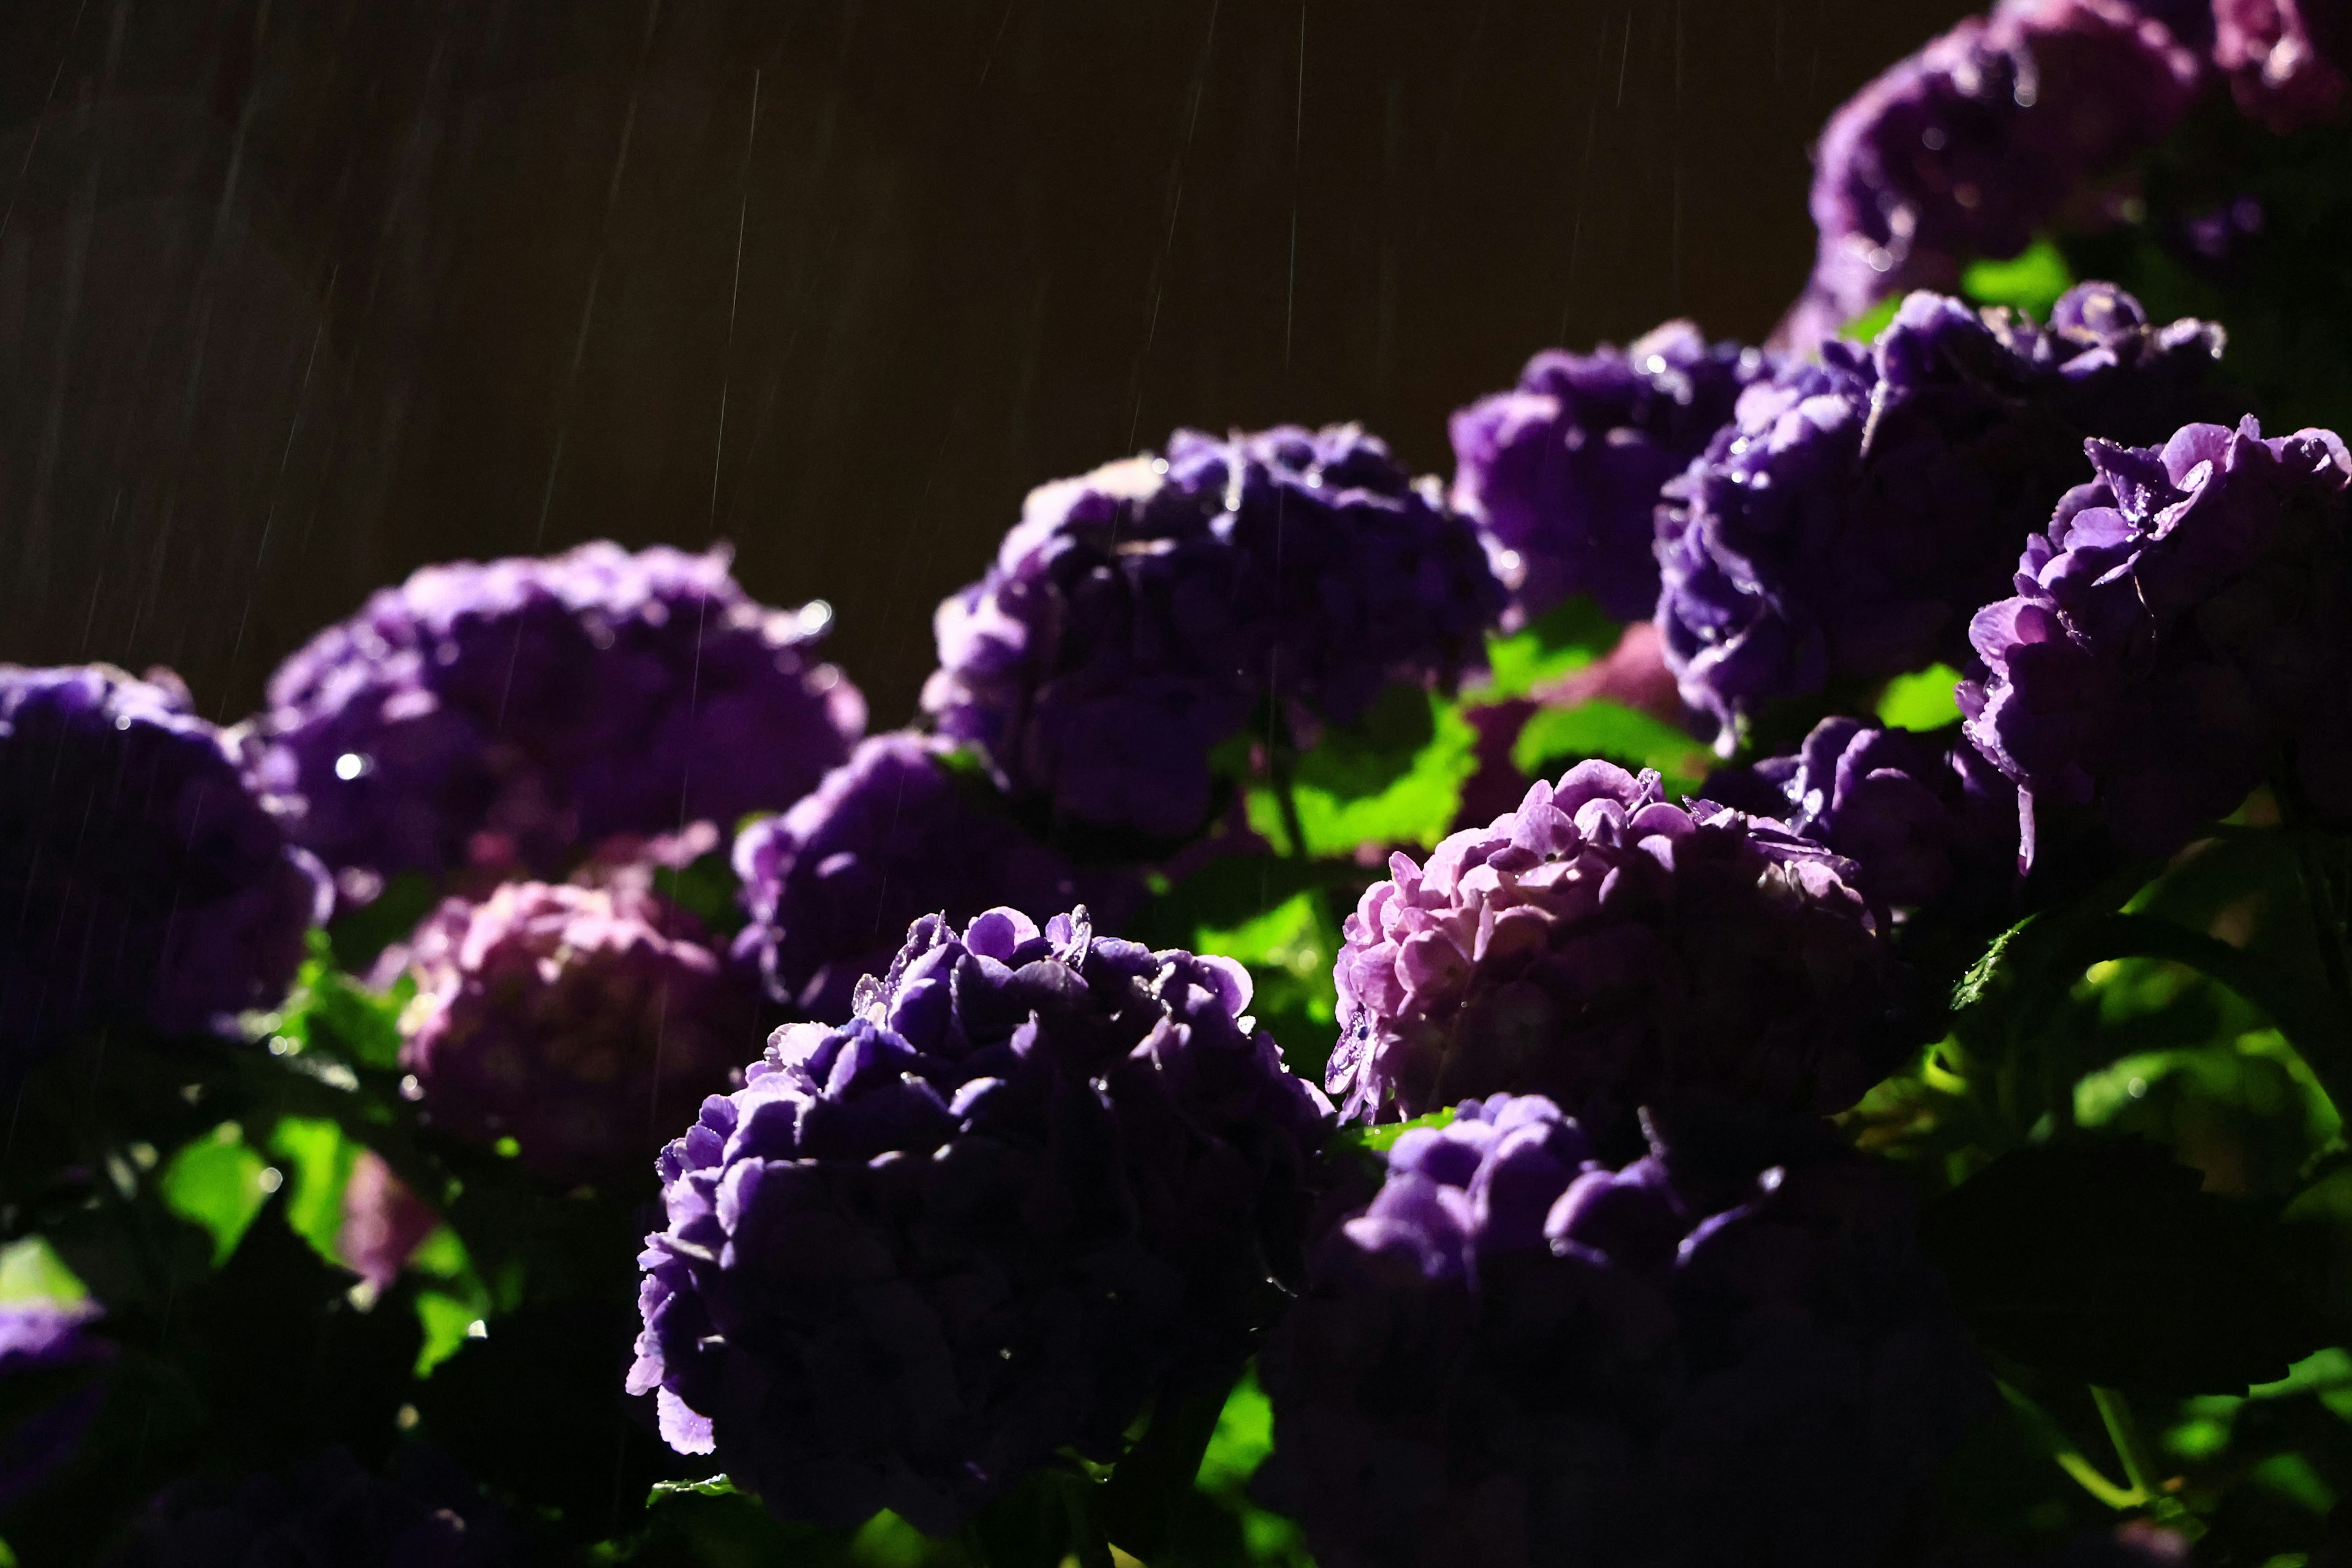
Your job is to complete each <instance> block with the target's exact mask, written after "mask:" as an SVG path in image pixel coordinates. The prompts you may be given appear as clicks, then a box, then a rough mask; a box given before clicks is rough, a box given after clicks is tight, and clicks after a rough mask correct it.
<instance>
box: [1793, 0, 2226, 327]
mask: <svg viewBox="0 0 2352 1568" xmlns="http://www.w3.org/2000/svg"><path fill="white" fill-rule="evenodd" d="M2203 79H2204V68H2203V65H2202V62H2200V60H2199V58H2198V57H2197V54H2196V52H2195V51H2194V50H2193V49H2191V48H2189V47H2188V46H2187V45H2186V44H2185V43H2184V42H2183V41H2182V40H2181V39H2180V38H2179V37H2176V36H2175V35H2174V34H2173V32H2172V31H2171V29H2169V28H2168V27H2167V26H2165V24H2164V23H2163V22H2162V21H2160V20H2158V19H2157V18H2156V17H2155V16H2151V15H2150V14H2149V9H2148V8H2147V7H2145V6H2142V5H2135V4H2133V3H2132V0H2003V3H2002V4H2000V5H1996V6H1995V7H1994V8H1993V10H1992V12H1991V14H1990V15H1989V16H1981V17H1979V16H1971V17H1969V19H1967V20H1966V21H1963V22H1962V23H1960V25H1959V26H1957V27H1955V28H1953V29H1952V30H1951V31H1950V32H1948V33H1947V34H1945V35H1944V36H1943V37H1940V38H1937V39H1936V40H1935V41H1934V42H1933V43H1930V44H1929V45H1927V47H1925V48H1923V49H1921V50H1920V51H1919V52H1918V53H1917V54H1915V55H1911V56H1909V57H1907V58H1904V59H1901V60H1898V61H1896V62H1895V64H1894V65H1892V66H1890V67H1888V68H1887V69H1886V70H1885V73H1884V74H1882V75H1881V76H1880V77H1879V78H1878V79H1876V80H1875V81H1873V82H1872V83H1871V84H1870V85H1869V86H1867V87H1865V88H1864V89H1862V90H1861V91H1860V92H1858V93H1856V94H1855V95H1854V96H1853V99H1852V100H1849V101H1848V102H1847V103H1846V104H1845V106H1844V107H1843V108H1842V109H1840V110H1838V111H1837V112H1836V113H1835V114H1834V115H1832V116H1831V118H1830V121H1829V123H1828V124H1827V125H1826V126H1824V127H1823V128H1822V137H1821V142H1820V143H1819V144H1818V146H1817V147H1816V148H1815V150H1814V153H1813V163H1814V174H1813V192H1812V214H1813V222H1814V224H1815V226H1817V227H1818V228H1819V229H1820V231H1821V250H1820V257H1819V259H1818V260H1817V261H1816V262H1815V263H1814V268H1813V277H1812V280H1811V283H1810V284H1809V285H1808V287H1807V289H1806V293H1805V296H1804V298H1803V299H1802V300H1800V302H1799V304H1798V306H1797V308H1796V310H1794V311H1793V312H1792V313H1791V317H1790V321H1788V322H1787V323H1784V325H1783V328H1782V334H1781V335H1782V336H1783V337H1784V338H1785V339H1786V340H1787V341H1788V342H1789V344H1790V347H1791V348H1794V349H1806V348H1810V347H1811V346H1812V345H1813V344H1814V343H1816V342H1820V341H1821V340H1822V339H1823V338H1825V337H1827V336H1829V335H1830V334H1831V333H1832V332H1834V331H1836V330H1837V329H1838V328H1839V327H1840V326H1841V325H1843V323H1844V322H1846V321H1851V320H1852V319H1853V318H1854V317H1855V316H1858V315H1860V314H1862V312H1863V311H1864V310H1868V309H1869V308H1870V307H1871V306H1872V305H1874V304H1875V303H1876V302H1877V301H1879V300H1884V299H1887V298H1889V297H1891V296H1893V295H1895V294H1896V293H1899V292H1901V291H1903V290H1905V289H1914V288H1919V287H1929V288H1945V289H1948V288H1950V287H1952V286H1953V285H1954V284H1956V283H1958V281H1959V275H1960V267H1961V265H1962V264H1963V263H1964V262H1966V261H1968V260H1969V259H1971V258H1976V257H2006V256H2014V255H2016V254H2017V253H2018V252H2020V251H2021V250H2023V249H2024V248H2025V247H2026V246H2027V245H2028V244H2029V243H2031V242H2032V238H2033V237H2034V235H2035V234H2036V233H2037V232H2038V231H2039V230H2040V229H2041V228H2042V226H2045V225H2046V224H2048V223H2049V222H2050V220H2051V219H2052V218H2053V217H2054V216H2057V214H2058V211H2059V209H2060V207H2061V206H2062V205H2063V204H2064V203H2065V201H2066V200H2067V198H2068V197H2069V196H2070V195H2072V194H2073V193H2074V191H2075V189H2076V188H2077V187H2078V186H2080V185H2081V184H2083V183H2084V180H2085V179H2086V178H2087V177H2089V176H2090V175H2093V174H2100V173H2103V172H2105V171H2106V170H2108V169H2110V168H2113V167H2114V166H2115V165H2116V164H2118V163H2121V162H2123V161H2124V160H2125V159H2127V158H2128V157H2130V156H2131V155H2132V154H2133V153H2137V152H2138V151H2140V150H2141V149H2143V148H2146V147H2148V146H2152V145H2154V144H2155V143H2156V142H2158V141H2159V140H2161V139H2162V138H2163V137H2164V136H2165V135H2166V134H2167V133H2168V132H2170V131H2171V129H2172V128H2173V127H2174V126H2175V125H2177V124H2179V121H2180V120H2181V117H2182V116H2183V115H2185V114H2186V113H2187V112H2188V110H2189V105H2190V104H2191V103H2192V102H2193V101H2194V100H2195V99H2196V96H2197V93H2198V89H2199V88H2200V86H2201V85H2202V82H2203Z"/></svg>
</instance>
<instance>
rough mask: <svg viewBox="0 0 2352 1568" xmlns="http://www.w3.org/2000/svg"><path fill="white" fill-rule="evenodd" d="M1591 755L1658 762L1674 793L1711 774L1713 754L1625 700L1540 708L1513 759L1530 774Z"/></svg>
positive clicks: (1642, 764)
mask: <svg viewBox="0 0 2352 1568" xmlns="http://www.w3.org/2000/svg"><path fill="white" fill-rule="evenodd" d="M1591 757H1602V758H1606V759H1607V760H1608V761H1610V762H1612V763H1623V764H1625V765H1626V766H1629V767H1634V768H1655V769H1657V770H1658V772H1659V773H1661V774H1663V775H1664V782H1665V789H1666V793H1667V795H1688V794H1690V793H1692V792H1693V791H1695V790H1696V789H1697V788H1698V782H1699V780H1701V779H1703V778H1705V777H1706V771H1707V766H1708V763H1709V762H1710V760H1711V759H1710V758H1709V757H1708V755H1707V752H1706V748H1705V747H1703V746H1701V745H1700V744H1699V743H1698V742H1696V741H1694V740H1692V739H1691V738H1690V736H1688V735H1686V734H1685V733H1684V732H1683V731H1680V730H1677V729H1675V727H1674V726H1673V725H1671V724H1667V723H1664V722H1662V721H1659V720H1656V719H1654V718H1652V717H1651V716H1650V715H1649V714H1647V713H1643V712H1641V711H1639V710H1635V709H1632V708H1627V707H1625V706H1623V705H1622V704H1621V703H1616V702H1607V701H1599V700H1596V701H1591V702H1580V703H1579V704H1577V705H1576V706H1575V707H1573V708H1544V709H1538V710H1537V711H1536V712H1535V713H1534V714H1533V715H1532V716H1530V717H1529V718H1528V721H1527V724H1526V726H1525V727H1524V728H1522V729H1521V730H1520V731H1519V738H1518V740H1517V742H1515V743H1514V744H1513V745H1512V747H1511V763H1512V765H1513V766H1515V767H1517V769H1518V770H1519V772H1521V773H1525V774H1527V775H1528V777H1529V778H1542V777H1548V776H1550V775H1552V774H1555V773H1561V772H1563V771H1565V770H1566V769H1567V768H1569V767H1570V766H1572V765H1574V764H1575V763H1580V762H1583V761H1585V760H1586V759H1587V758H1591Z"/></svg>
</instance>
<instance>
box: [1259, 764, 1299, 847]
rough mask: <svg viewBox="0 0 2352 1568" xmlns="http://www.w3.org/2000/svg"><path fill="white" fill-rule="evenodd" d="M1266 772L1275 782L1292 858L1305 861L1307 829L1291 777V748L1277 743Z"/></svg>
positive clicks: (1277, 799)
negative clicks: (1301, 816) (1301, 819)
mask: <svg viewBox="0 0 2352 1568" xmlns="http://www.w3.org/2000/svg"><path fill="white" fill-rule="evenodd" d="M1266 771H1267V773H1269V774H1270V775H1271V776H1272V778H1273V782H1274V803H1275V805H1276V807H1277V808H1278V809H1279V810H1280V811H1281V813H1282V831H1283V832H1284V834H1285V835H1286V836H1287V837H1289V839H1290V858H1292V859H1294V860H1305V859H1306V858H1307V829H1306V827H1305V826H1303V825H1302V824H1301V823H1300V822H1299V820H1298V792H1297V789H1296V788H1295V787H1294V786H1293V784H1292V782H1291V776H1290V748H1289V746H1288V745H1286V744H1283V743H1280V742H1277V743H1276V745H1275V746H1274V747H1273V749H1272V751H1271V752H1269V753H1268V758H1267V763H1266Z"/></svg>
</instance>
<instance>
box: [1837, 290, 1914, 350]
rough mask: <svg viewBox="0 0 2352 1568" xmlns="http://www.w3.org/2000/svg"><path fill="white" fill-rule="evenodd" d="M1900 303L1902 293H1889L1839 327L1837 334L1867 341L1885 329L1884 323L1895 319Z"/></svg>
mask: <svg viewBox="0 0 2352 1568" xmlns="http://www.w3.org/2000/svg"><path fill="white" fill-rule="evenodd" d="M1902 304H1903V296H1902V295H1900V294H1895V295H1890V296H1889V297H1888V298H1886V299H1884V300H1880V301H1879V302H1878V303H1877V304H1875V305H1873V306H1872V307H1871V308H1870V309H1869V310H1864V312H1863V313H1862V314H1861V315H1859V316H1856V317H1855V318H1854V319H1853V321H1848V322H1847V323H1846V324H1845V325H1844V326H1843V327H1840V328H1839V329H1838V331H1837V335H1838V336H1840V337H1842V338H1846V339H1849V340H1851V341H1852V342H1857V343H1866V342H1871V341H1873V340H1874V339H1875V338H1876V337H1877V336H1878V334H1879V333H1881V332H1883V331H1885V330H1886V323H1887V322H1889V321H1893V320H1894V319H1895V311H1896V310H1899V309H1901V307H1902Z"/></svg>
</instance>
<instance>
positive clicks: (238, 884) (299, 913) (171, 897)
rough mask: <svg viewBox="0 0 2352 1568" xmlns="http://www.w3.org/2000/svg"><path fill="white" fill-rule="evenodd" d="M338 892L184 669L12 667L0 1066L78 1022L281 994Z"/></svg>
mask: <svg viewBox="0 0 2352 1568" xmlns="http://www.w3.org/2000/svg"><path fill="white" fill-rule="evenodd" d="M164 679H168V678H164ZM327 893H328V889H327V885H326V879H325V876H324V873H323V872H322V871H321V870H320V868H319V865H318V862H317V861H315V860H313V859H312V858H310V856H308V855H306V854H304V853H302V852H301V851H300V850H298V849H294V848H292V847H289V845H288V844H287V842H286V836H285V834H284V832H283V831H282V830H281V828H280V827H279V826H278V820H277V818H275V817H274V816H271V815H270V814H269V812H268V810H266V809H264V807H263V805H262V803H261V802H260V801H258V800H257V799H256V798H255V797H254V796H253V795H251V794H249V793H247V789H246V787H245V784H244V783H243V781H242V780H241V779H240V778H239V777H238V773H237V763H236V751H235V748H234V747H233V746H232V745H231V744H230V743H229V741H228V739H227V737H226V735H224V734H223V733H222V731H219V730H218V729H216V728H215V727H214V726H213V725H211V724H208V723H206V722H205V721H204V720H202V719H199V718H197V717H196V716H195V715H194V713H192V712H190V711H189V710H188V701H187V694H186V692H185V690H184V689H178V688H177V687H176V683H175V684H174V685H173V686H165V685H160V684H157V683H156V682H155V681H152V680H139V679H133V678H132V677H131V676H130V675H127V674H125V673H124V672H123V671H121V670H119V669H114V668H109V667H106V666H103V665H88V666H79V667H73V668H55V669H26V668H17V667H16V666H10V665H0V1077H5V1076H7V1075H8V1074H9V1073H12V1072H14V1071H16V1070H19V1069H21V1068H23V1067H24V1066H25V1064H26V1061H27V1059H28V1058H31V1057H32V1056H35V1055H37V1054H38V1053H40V1052H42V1051H44V1050H46V1049H48V1048H49V1047H53V1046H55V1045H57V1044H58V1043H59V1042H61V1041H62V1040H63V1039H64V1038H65V1037H67V1036H68V1034H69V1033H71V1032H72V1031H74V1030H76V1029H79V1028H83V1027H88V1026H95V1025H99V1024H102V1023H130V1024H137V1025H143V1026H150V1027H153V1028H156V1029H161V1030H163V1031H166V1032H168V1033H175V1034H178V1033H190V1032H196V1031H204V1030H211V1029H217V1028H221V1027H224V1026H226V1023H227V1021H228V1020H229V1019H230V1018H232V1017H233V1016H235V1015H236V1014H237V1013H239V1012H242V1011H244V1010H246V1009H248V1008H255V1007H267V1006H269V1005H273V1004H275V1003H276V1002H277V1001H278V999H279V998H280V997H282V996H284V995H285V994H286V988H287V986H288V985H289V984H291V983H292V981H293V978H294V972H295V970H296V969H297V968H298V967H299V964H300V963H301V960H302V952H303V948H302V942H303V932H304V931H306V930H307V929H308V928H309V927H310V924H311V922H312V921H316V920H318V919H320V918H321V917H322V916H323V914H324V911H325V900H326V898H327Z"/></svg>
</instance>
